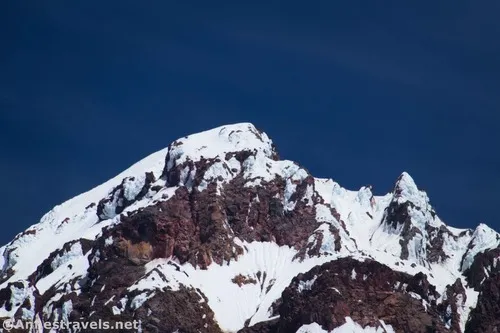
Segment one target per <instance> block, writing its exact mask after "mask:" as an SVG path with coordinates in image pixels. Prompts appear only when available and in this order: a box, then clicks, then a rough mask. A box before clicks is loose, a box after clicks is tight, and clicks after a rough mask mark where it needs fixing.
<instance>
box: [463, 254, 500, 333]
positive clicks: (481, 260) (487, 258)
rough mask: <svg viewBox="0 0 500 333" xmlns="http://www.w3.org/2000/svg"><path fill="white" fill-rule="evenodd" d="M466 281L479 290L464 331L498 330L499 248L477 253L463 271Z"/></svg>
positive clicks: (499, 290) (499, 309) (481, 332)
mask: <svg viewBox="0 0 500 333" xmlns="http://www.w3.org/2000/svg"><path fill="white" fill-rule="evenodd" d="M465 275H466V277H467V280H468V282H469V283H470V284H471V285H472V286H473V287H474V288H475V289H476V290H477V291H479V296H478V300H477V304H476V307H475V308H474V309H473V310H472V311H471V314H470V317H469V318H470V319H469V321H468V322H467V326H466V329H465V332H466V333H495V332H500V248H496V249H492V250H489V251H485V252H483V253H479V254H477V255H476V256H475V258H474V261H473V263H472V265H471V267H470V268H469V269H467V270H466V271H465Z"/></svg>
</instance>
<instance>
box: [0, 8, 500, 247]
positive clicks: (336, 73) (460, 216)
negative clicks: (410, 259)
mask: <svg viewBox="0 0 500 333" xmlns="http://www.w3.org/2000/svg"><path fill="white" fill-rule="evenodd" d="M333 3H336V4H333ZM408 3H409V2H407V1H403V2H402V1H393V2H388V1H380V2H379V1H364V2H358V1H342V2H334V1H323V2H314V1H313V2H307V5H305V3H304V2H301V4H296V3H294V2H287V3H286V5H283V4H279V3H277V2H270V3H267V4H266V5H260V4H259V3H258V2H255V1H252V2H248V3H244V2H240V1H236V2H232V4H231V5H228V4H224V5H223V4H221V3H220V2H212V1H210V2H201V1H200V2H199V3H195V2H191V4H183V2H181V1H179V2H175V3H174V1H147V2H144V1H107V2H96V1H71V2H67V1H49V2H46V1H32V2H28V1H4V2H3V3H2V5H1V7H0V28H1V29H0V38H1V41H2V43H1V48H0V110H1V113H0V137H1V142H2V144H1V154H0V172H1V174H2V175H3V176H2V180H1V183H2V191H0V203H1V208H2V218H1V227H2V232H1V233H0V243H1V244H3V243H6V242H7V241H9V240H10V239H12V238H13V236H14V235H15V234H16V233H18V232H21V231H22V230H24V229H25V228H26V227H28V226H29V225H31V224H34V223H36V222H37V221H38V220H39V218H40V217H41V216H42V215H43V214H44V213H45V212H47V211H48V210H50V209H51V208H52V207H53V206H54V205H56V204H58V203H60V202H62V201H64V200H66V199H69V198H71V197H73V196H74V195H77V194H78V193H81V192H84V191H86V190H88V189H90V188H92V187H94V186H96V185H98V184H100V183H102V182H104V181H105V180H107V179H108V178H111V177H112V176H114V175H116V174H117V173H119V172H120V171H122V170H123V169H125V168H127V167H128V166H129V165H131V164H133V163H134V162H135V161H137V160H139V159H141V158H142V157H144V156H146V155H148V154H149V153H151V152H154V151H156V150H159V149H161V148H163V147H165V146H167V145H168V144H169V143H170V142H171V141H173V140H174V139H176V138H178V137H181V136H184V135H186V134H191V133H194V132H198V131H201V130H205V129H209V128H212V127H216V126H219V125H223V124H228V123H234V122H242V121H249V122H252V123H254V124H255V125H256V126H257V127H258V128H260V129H262V130H264V131H266V132H267V133H268V134H269V136H270V137H271V138H272V139H273V140H274V141H275V143H276V145H277V147H278V150H279V152H280V154H281V156H282V157H283V158H286V159H291V160H294V161H297V162H299V163H300V164H302V165H304V166H305V167H306V168H307V169H309V171H310V172H311V173H312V174H313V175H315V176H318V177H330V178H333V179H335V180H336V181H338V182H339V183H340V184H341V185H343V186H344V187H347V188H349V189H357V188H359V187H360V186H362V185H366V184H372V185H373V186H374V189H375V192H376V193H378V194H383V193H386V192H387V191H389V190H391V188H392V186H393V184H394V182H395V180H396V178H397V177H398V176H399V174H400V173H401V172H402V171H408V172H409V173H410V174H411V175H412V176H413V177H414V178H415V180H416V182H417V184H418V185H419V186H420V187H421V188H423V189H425V190H426V191H427V192H428V194H429V196H430V198H431V202H432V204H433V205H434V206H435V208H436V209H437V212H438V214H439V215H440V216H441V218H442V219H443V220H445V221H446V222H447V223H448V224H450V225H453V226H457V227H475V226H476V225H477V224H478V223H479V222H484V223H487V224H489V225H490V226H492V227H494V228H495V229H497V230H499V229H500V220H499V218H498V213H497V210H498V207H499V205H498V200H499V198H498V194H497V193H498V189H499V188H500V176H499V171H500V149H499V146H500V125H499V122H500V112H499V111H500V42H499V41H500V20H499V19H498V17H499V15H500V2H498V1H496V0H495V1H493V0H485V1H480V2H477V1H476V2H474V1H453V2H452V1H442V2H435V1H432V2H431V1H418V2H414V3H413V5H412V6H409V5H408Z"/></svg>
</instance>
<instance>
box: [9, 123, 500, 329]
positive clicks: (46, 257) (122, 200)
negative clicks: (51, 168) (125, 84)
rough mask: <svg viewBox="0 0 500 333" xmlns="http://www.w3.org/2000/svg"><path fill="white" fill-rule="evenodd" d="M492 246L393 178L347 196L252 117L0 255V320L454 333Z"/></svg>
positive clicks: (154, 165) (491, 266)
mask: <svg viewBox="0 0 500 333" xmlns="http://www.w3.org/2000/svg"><path fill="white" fill-rule="evenodd" d="M499 243H500V237H499V235H498V233H496V232H495V231H493V230H492V229H491V228H489V227H487V226H486V225H484V224H481V225H479V226H478V227H477V228H476V229H475V230H474V231H472V230H461V229H455V228H448V227H447V226H446V225H445V224H444V223H443V222H442V221H441V220H440V219H439V217H438V216H437V214H436V212H435V211H434V210H433V209H432V207H431V205H430V203H429V198H428V196H427V194H426V192H424V191H421V190H420V189H419V188H418V187H417V185H416V184H415V181H414V180H413V178H412V177H411V176H410V175H409V174H408V173H406V172H404V173H403V174H401V176H400V177H399V178H398V179H397V181H396V184H395V186H394V189H393V191H391V192H390V193H387V194H386V195H383V196H376V195H374V194H373V191H372V187H371V186H363V187H361V188H360V189H359V190H357V191H351V190H347V189H345V188H343V187H342V186H341V185H339V184H338V183H337V182H336V181H333V180H332V179H320V178H314V177H313V176H312V175H311V174H309V173H308V172H307V171H306V170H305V169H304V168H302V167H301V166H300V165H298V164H297V163H294V162H292V161H287V160H280V159H279V158H278V155H277V153H276V151H275V148H274V146H273V143H272V140H271V139H270V138H269V137H268V136H267V135H266V134H265V133H263V132H260V131H259V130H257V129H256V128H255V126H253V125H252V124H250V123H239V124H233V125H226V126H221V127H218V128H215V129H212V130H208V131H205V132H201V133H198V134H193V135H189V136H186V137H184V138H181V139H178V140H176V141H174V142H173V143H172V144H170V145H169V146H168V148H165V149H163V150H161V151H159V152H157V153H155V154H152V155H150V156H149V157H147V158H145V159H144V160H142V161H140V162H138V163H136V164H135V165H134V166H132V167H131V168H129V169H127V170H126V171H124V172H123V173H121V174H119V175H118V176H117V177H115V178H113V179H111V180H110V181H108V182H106V183H104V184H103V185H101V186H99V187H97V188H95V189H93V190H91V191H89V192H87V193H84V194H82V195H80V196H77V197H75V198H73V199H71V200H69V201H67V202H66V203H64V204H62V205H60V206H57V207H55V208H54V209H53V210H52V211H51V212H49V213H48V214H46V215H45V216H44V217H43V219H42V221H41V222H40V223H39V224H36V225H33V226H32V227H30V228H29V229H28V230H27V231H25V232H24V233H22V234H19V235H18V236H17V237H16V238H15V239H14V240H13V241H12V242H10V243H9V244H7V245H6V246H4V247H2V248H0V267H1V268H2V272H1V274H0V321H1V320H2V318H3V319H4V318H7V317H16V318H17V317H20V316H22V317H23V318H28V319H30V320H35V319H41V320H43V321H53V320H57V319H58V318H61V316H63V317H65V318H71V316H73V319H75V318H77V319H81V318H84V319H89V318H92V319H93V320H98V319H103V320H118V319H121V320H123V319H132V318H133V319H140V320H142V321H143V322H144V323H145V324H146V325H148V326H144V327H143V330H142V332H143V333H150V332H153V331H158V332H174V331H182V332H188V333H191V332H193V333H194V332H203V333H222V332H240V333H250V332H252V333H256V332H278V331H281V332H291V333H293V332H302V331H304V330H299V327H300V324H301V323H303V320H304V319H305V320H306V321H307V323H309V324H310V323H311V322H312V321H316V323H317V324H318V327H322V328H323V329H325V328H328V330H329V331H331V330H332V329H334V328H336V327H341V326H342V325H343V324H345V323H346V322H348V321H349V320H352V322H353V323H359V324H360V325H361V324H362V326H360V327H369V326H370V327H372V326H373V327H379V326H378V325H379V324H380V323H381V321H380V319H381V318H384V320H387V322H386V323H387V324H388V325H394V326H393V327H394V332H405V333H406V332H425V330H422V331H420V330H419V329H421V328H422V329H426V330H427V331H429V329H431V328H432V327H430V326H429V325H434V326H433V328H432V329H433V330H434V331H435V332H439V333H441V332H463V331H464V327H465V322H466V320H467V318H469V312H470V311H471V308H474V306H475V304H476V301H477V299H478V298H477V297H478V294H477V293H475V291H473V290H472V289H471V287H470V286H469V285H467V282H468V280H467V278H468V276H474V281H476V282H475V284H474V285H473V287H474V288H475V289H476V290H479V288H481V285H482V283H483V281H487V280H486V279H488V278H489V276H490V275H492V274H494V272H496V265H497V261H498V260H500V259H498V260H497V257H496V253H497V252H488V251H490V250H491V249H493V248H495V247H497V246H498V244H499ZM480 253H488V254H487V255H485V258H487V259H488V261H487V264H488V265H486V266H485V265H483V266H485V267H487V269H486V270H484V272H485V273H484V274H483V275H484V276H483V275H481V276H480V275H478V274H475V273H476V271H475V270H478V269H476V268H474V267H482V266H481V265H477V262H478V260H477V258H478V254H480ZM471 264H474V265H475V266H472V268H470V269H468V268H469V267H471ZM466 270H467V271H468V273H467V274H469V275H467V274H466V273H464V271H466ZM481 271H483V269H481ZM464 274H465V275H464ZM487 282H488V281H487ZM367 290H369V291H370V292H369V293H367V292H366V291H367ZM310 295H321V297H320V298H316V299H322V300H324V302H323V301H322V302H314V301H311V299H310V298H309V296H310ZM482 295H484V294H482ZM315 297H316V296H315ZM483 298H484V297H483ZM481 301H483V302H485V301H484V300H481ZM296 302H298V303H297V304H296ZM339 302H340V303H339ZM486 302H489V301H488V300H486ZM318 306H319V307H324V309H322V310H321V309H317V307H318ZM331 309H334V310H333V311H334V312H335V313H328V311H332V310H331ZM356 309H362V310H361V311H358V310H356ZM407 310H408V311H407ZM301 311H304V312H301ZM325 311H326V312H325ZM405 311H407V312H405ZM317 313H325V314H328V315H325V316H320V317H321V318H319V317H318V315H317ZM394 314H396V315H394ZM181 317H182V319H183V320H182V321H179V320H178V318H181ZM400 317H401V318H403V320H399V318H400ZM158 318H161V319H162V320H161V321H159V320H157V319H158ZM315 318H316V319H315ZM322 318H323V319H322ZM349 318H350V319H349ZM478 318H482V317H481V316H480V315H479V314H478ZM184 319H185V320H184ZM151 325H152V326H151ZM156 325H160V326H156ZM353 325H354V324H353ZM356 325H357V324H356ZM151 327H153V328H151ZM259 327H260V328H262V330H260V329H259ZM387 327H389V326H387ZM391 327H392V326H391ZM387 331H388V330H387ZM468 332H474V331H468ZM0 333H1V329H0ZM58 333H59V332H58Z"/></svg>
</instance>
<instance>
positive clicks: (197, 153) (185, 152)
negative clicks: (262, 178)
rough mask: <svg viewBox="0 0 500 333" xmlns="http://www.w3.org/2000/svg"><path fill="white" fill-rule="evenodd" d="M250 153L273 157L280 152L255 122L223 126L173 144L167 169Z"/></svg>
mask: <svg viewBox="0 0 500 333" xmlns="http://www.w3.org/2000/svg"><path fill="white" fill-rule="evenodd" d="M240 151H250V152H252V153H254V154H262V155H263V156H265V157H268V158H273V157H274V156H275V155H276V151H275V150H274V147H273V142H272V140H271V139H270V138H269V137H268V136H267V134H266V133H263V132H261V131H259V130H257V129H256V128H255V126H254V125H253V124H251V123H238V124H233V125H225V126H220V127H217V128H214V129H211V130H208V131H204V132H200V133H197V134H193V135H189V136H186V137H184V138H181V139H178V140H175V141H174V142H173V143H172V144H171V145H170V151H169V160H168V161H167V168H168V169H170V168H172V167H173V166H174V165H179V164H182V163H184V162H186V161H194V162H196V161H199V160H201V159H213V158H217V157H218V158H221V159H224V158H225V155H226V154H227V153H234V152H240Z"/></svg>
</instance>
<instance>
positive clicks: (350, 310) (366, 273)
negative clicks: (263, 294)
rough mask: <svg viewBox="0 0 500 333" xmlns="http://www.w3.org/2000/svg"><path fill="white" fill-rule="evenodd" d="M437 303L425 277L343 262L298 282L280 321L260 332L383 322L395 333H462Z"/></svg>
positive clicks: (286, 293) (368, 263)
mask: <svg viewBox="0 0 500 333" xmlns="http://www.w3.org/2000/svg"><path fill="white" fill-rule="evenodd" d="M438 297H439V295H438V294H437V293H436V291H435V288H434V287H433V286H432V285H430V284H429V282H428V281H427V278H426V276H425V275H423V274H417V275H415V276H410V275H408V274H404V273H399V272H394V271H393V270H391V269H390V268H389V267H387V266H384V265H381V264H379V263H377V262H375V261H370V260H368V261H365V262H359V261H356V260H354V259H350V258H345V259H340V260H336V261H332V262H329V263H326V264H323V265H321V266H317V267H315V268H313V269H312V270H310V271H309V272H307V273H305V274H299V275H298V276H297V277H295V278H294V279H293V281H292V283H291V284H290V286H289V287H287V288H286V289H285V291H284V292H283V295H282V298H281V300H280V304H279V306H278V307H277V310H276V312H277V314H279V315H280V317H279V320H277V321H276V322H273V323H270V324H269V325H268V327H266V328H265V329H264V328H263V329H262V330H261V331H262V332H266V331H273V332H295V331H296V330H297V329H298V328H300V327H301V326H302V325H306V324H310V323H313V322H316V323H318V324H320V325H321V326H322V327H323V328H324V329H325V330H333V329H334V328H336V327H339V326H341V325H343V324H344V323H345V318H346V317H351V318H352V319H353V321H355V322H357V323H359V324H360V325H362V326H363V327H364V326H371V327H379V326H380V320H383V321H384V322H385V324H388V325H391V326H392V327H393V328H394V329H395V331H396V332H423V333H427V332H458V331H457V330H453V329H451V330H450V329H447V328H446V327H445V325H444V323H443V321H442V319H441V316H442V311H440V309H439V308H438V307H437V306H436V301H435V300H436V299H437V298H438ZM243 332H258V330H255V328H249V329H245V330H243ZM259 332H260V331H259Z"/></svg>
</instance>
